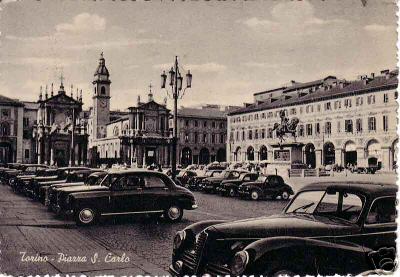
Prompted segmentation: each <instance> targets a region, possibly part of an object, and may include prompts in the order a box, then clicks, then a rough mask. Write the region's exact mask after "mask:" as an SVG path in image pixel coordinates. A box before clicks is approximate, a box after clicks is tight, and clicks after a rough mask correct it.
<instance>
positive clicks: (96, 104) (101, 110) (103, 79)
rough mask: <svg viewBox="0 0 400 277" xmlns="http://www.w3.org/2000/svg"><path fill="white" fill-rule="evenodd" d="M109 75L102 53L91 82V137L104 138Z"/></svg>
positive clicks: (107, 118)
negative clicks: (92, 89) (92, 88)
mask: <svg viewBox="0 0 400 277" xmlns="http://www.w3.org/2000/svg"><path fill="white" fill-rule="evenodd" d="M110 84H111V81H110V74H109V73H108V69H107V67H106V61H105V59H104V57H103V52H102V53H101V55H100V59H99V65H98V66H97V69H96V72H95V73H94V80H93V87H94V92H93V97H92V98H93V137H94V138H95V139H98V138H104V137H105V136H106V125H107V124H108V123H109V122H110Z"/></svg>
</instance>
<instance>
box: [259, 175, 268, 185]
mask: <svg viewBox="0 0 400 277" xmlns="http://www.w3.org/2000/svg"><path fill="white" fill-rule="evenodd" d="M265 180H267V176H263V175H261V176H258V178H257V182H263V183H264V182H265Z"/></svg>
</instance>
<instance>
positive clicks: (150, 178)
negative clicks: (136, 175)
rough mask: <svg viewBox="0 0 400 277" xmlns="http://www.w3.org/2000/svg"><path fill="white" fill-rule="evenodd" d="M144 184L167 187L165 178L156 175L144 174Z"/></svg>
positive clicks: (149, 186) (151, 186)
mask: <svg viewBox="0 0 400 277" xmlns="http://www.w3.org/2000/svg"><path fill="white" fill-rule="evenodd" d="M143 179H144V186H145V187H146V188H164V187H166V185H165V183H164V180H162V179H161V178H160V177H158V176H155V175H146V176H143Z"/></svg>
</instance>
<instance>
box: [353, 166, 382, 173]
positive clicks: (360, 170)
mask: <svg viewBox="0 0 400 277" xmlns="http://www.w3.org/2000/svg"><path fill="white" fill-rule="evenodd" d="M378 170H379V168H378V166H357V167H355V168H353V172H357V173H359V174H360V173H365V174H375V172H376V171H378Z"/></svg>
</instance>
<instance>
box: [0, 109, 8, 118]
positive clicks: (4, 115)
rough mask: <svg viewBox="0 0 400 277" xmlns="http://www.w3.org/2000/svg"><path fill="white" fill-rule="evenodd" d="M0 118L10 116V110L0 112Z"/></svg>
mask: <svg viewBox="0 0 400 277" xmlns="http://www.w3.org/2000/svg"><path fill="white" fill-rule="evenodd" d="M1 116H2V117H9V116H10V110H9V109H3V110H1Z"/></svg>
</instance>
